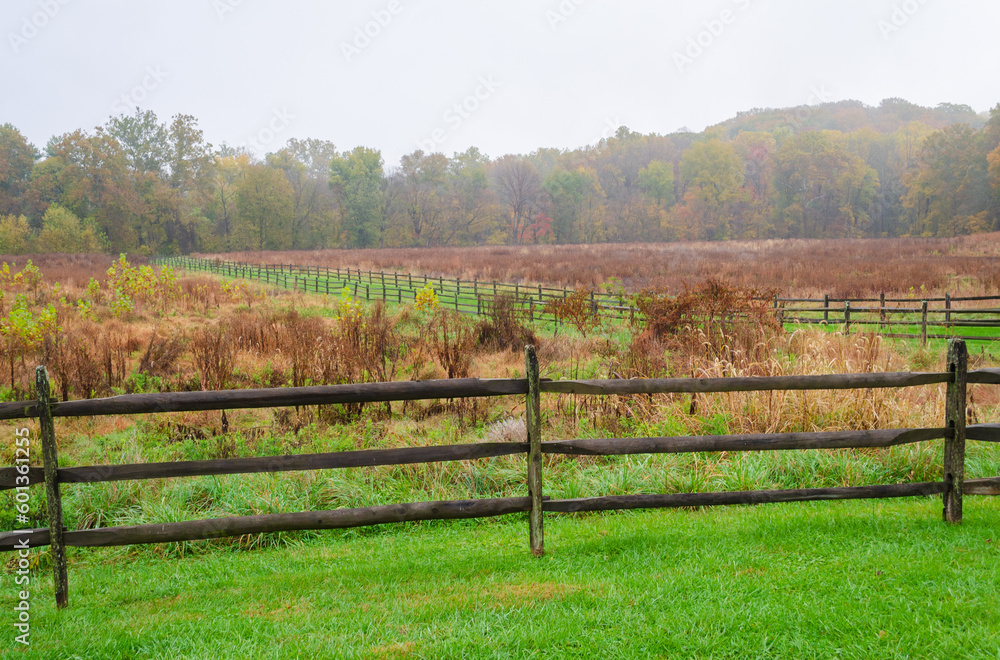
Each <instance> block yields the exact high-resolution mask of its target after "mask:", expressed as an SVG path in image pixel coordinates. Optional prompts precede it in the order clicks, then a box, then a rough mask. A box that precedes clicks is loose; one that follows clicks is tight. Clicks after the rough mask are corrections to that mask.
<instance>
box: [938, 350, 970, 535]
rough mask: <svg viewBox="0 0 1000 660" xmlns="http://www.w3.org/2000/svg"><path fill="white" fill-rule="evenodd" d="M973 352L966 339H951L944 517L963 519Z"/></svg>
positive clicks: (957, 521) (946, 416)
mask: <svg viewBox="0 0 1000 660" xmlns="http://www.w3.org/2000/svg"><path fill="white" fill-rule="evenodd" d="M968 365H969V354H968V351H967V349H966V347H965V341H963V340H961V339H951V340H949V341H948V371H949V372H950V373H952V374H954V378H953V379H952V380H951V381H950V382H949V383H948V393H947V404H946V406H947V407H946V413H945V426H947V427H948V428H949V429H952V430H953V433H952V435H951V437H950V438H946V439H945V441H944V496H943V497H944V520H945V522H950V523H960V522H962V489H963V488H964V484H965V407H966V399H965V390H966V382H967V381H968Z"/></svg>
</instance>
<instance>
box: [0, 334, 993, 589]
mask: <svg viewBox="0 0 1000 660" xmlns="http://www.w3.org/2000/svg"><path fill="white" fill-rule="evenodd" d="M967 365H968V357H967V349H966V346H965V343H964V342H963V341H961V340H952V341H951V342H949V347H948V356H947V370H946V371H945V372H941V373H910V372H892V373H860V374H832V375H820V376H776V377H748V378H667V379H633V380H568V381H551V380H543V379H541V378H540V377H539V369H538V360H537V357H536V355H535V349H534V347H533V346H527V347H525V377H524V378H504V379H479V378H465V379H454V380H431V381H413V382H391V383H365V384H353V385H330V386H316V387H293V388H274V389H257V390H225V391H214V392H173V393H152V394H126V395H120V396H115V397H110V398H106V399H92V400H85V401H62V402H55V401H52V400H51V398H50V391H51V387H50V384H49V380H48V374H47V372H46V370H45V368H44V367H42V366H39V367H38V368H37V370H36V392H37V398H36V399H35V400H31V401H21V402H17V403H5V404H0V419H25V418H33V417H37V418H38V419H39V423H40V427H41V438H42V445H43V447H42V449H43V457H44V464H43V466H42V467H29V466H28V465H18V466H16V467H10V468H3V469H0V489H8V490H9V489H15V488H16V489H17V490H18V493H19V494H20V493H21V492H26V491H27V489H28V488H29V487H30V486H31V485H33V484H38V483H44V484H45V488H46V502H47V511H48V517H49V519H48V523H49V524H48V527H43V528H36V529H26V530H13V531H7V532H0V551H2V550H7V551H12V550H15V549H16V550H19V551H20V550H23V549H24V548H26V547H38V546H41V545H51V547H52V558H53V562H52V564H53V570H54V573H55V591H56V601H57V603H58V605H59V606H60V607H65V606H66V605H67V603H68V590H69V583H68V577H67V564H66V550H65V548H66V546H81V547H84V546H114V545H130V544H143V543H163V542H172V541H191V540H198V539H212V538H219V537H225V536H237V535H242V534H257V533H264V532H276V531H291V530H317V529H332V528H343V527H356V526H364V525H377V524H384V523H389V522H404V521H416V520H446V519H457V518H483V517H490V516H500V515H506V514H510V513H517V512H527V513H528V514H529V515H528V541H529V547H530V549H531V552H532V553H533V554H535V555H538V556H540V555H541V554H542V553H543V549H544V544H543V525H542V522H543V521H542V514H543V512H578V511H609V510H616V509H638V508H664V507H681V506H685V507H689V506H713V505H728V504H759V503H766V502H793V501H812V500H835V499H862V498H888V497H909V496H917V495H936V494H941V495H942V497H943V503H944V511H943V517H944V520H945V521H946V522H951V523H959V522H961V520H962V496H963V495H1000V477H991V478H985V479H972V480H966V479H965V443H966V439H970V440H979V441H986V442H1000V425H998V424H975V425H971V426H968V427H966V405H967V404H966V388H967V384H968V383H985V384H1000V370H996V369H982V370H977V371H972V372H969V371H968V370H967ZM941 383H944V384H946V385H947V393H946V397H947V405H946V414H945V419H943V420H942V422H943V424H942V426H941V427H940V428H919V429H879V430H848V431H832V432H808V433H759V434H742V435H713V436H690V437H647V438H587V439H570V440H550V441H546V442H543V441H542V423H541V410H542V409H541V395H542V394H543V393H550V394H566V393H569V394H586V395H634V394H654V393H677V392H690V393H708V392H759V391H775V390H822V389H855V388H902V387H917V386H923V385H933V384H941ZM500 396H524V397H525V411H526V428H527V441H526V442H487V443H472V444H459V445H443V446H429V447H408V448H399V449H379V450H360V451H343V452H331V453H322V454H302V455H289V456H270V457H256V458H234V459H216V460H200V461H176V462H165V463H140V464H129V465H95V466H83V467H62V468H60V467H58V457H57V452H56V437H55V424H54V418H56V417H81V416H95V415H119V414H137V413H161V412H171V411H198V410H221V409H235V408H262V407H273V406H291V405H323V404H332V403H349V402H376V401H402V400H426V399H438V398H467V397H500ZM941 438H943V439H944V441H945V442H944V457H943V478H942V480H941V481H934V482H922V483H903V484H886V485H872V486H853V487H837V488H800V489H789V490H760V491H736V492H710V493H652V494H642V495H616V496H596V497H584V498H575V499H559V500H554V499H550V498H547V497H543V480H542V477H543V464H542V455H543V454H566V455H587V456H612V455H625V454H649V453H688V452H702V451H768V450H796V449H834V448H865V447H891V446H896V445H902V444H910V443H916V442H925V441H928V440H933V439H941ZM517 454H521V455H525V456H526V463H527V465H526V477H525V489H526V495H525V496H524V497H505V498H492V499H474V500H449V501H436V502H410V503H400V504H390V505H385V506H372V507H362V508H352V509H336V510H330V511H304V512H298V513H279V514H266V515H255V516H239V517H229V518H214V519H208V520H192V521H185V522H173V523H165V524H146V525H133V526H122V527H106V528H97V529H85V530H76V531H67V530H65V529H64V526H63V520H62V500H61V492H60V485H61V484H63V483H95V482H102V481H119V480H125V479H162V478H171V477H190V476H201V475H220V474H250V473H261V472H267V473H273V472H282V471H289V470H317V469H336V468H345V467H364V466H375V465H402V464H410V463H427V462H441V461H455V460H474V459H481V458H489V457H496V456H510V455H517Z"/></svg>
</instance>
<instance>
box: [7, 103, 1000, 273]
mask: <svg viewBox="0 0 1000 660" xmlns="http://www.w3.org/2000/svg"><path fill="white" fill-rule="evenodd" d="M330 133H331V134H332V135H336V133H337V127H336V126H331V127H330ZM208 138H209V136H205V135H204V134H203V132H202V130H201V129H200V128H198V121H197V119H196V118H195V117H193V116H190V115H184V114H179V115H176V116H174V117H172V118H171V119H170V120H169V121H161V120H160V119H159V118H158V117H157V116H156V115H155V114H154V113H153V112H151V111H143V110H139V109H136V110H135V111H134V113H132V114H122V115H119V116H117V117H112V118H110V119H109V120H108V122H107V123H106V124H104V125H103V126H98V127H95V128H92V129H80V130H76V131H73V132H70V133H66V134H64V135H57V136H53V137H52V138H51V139H50V140H49V141H48V142H47V144H46V145H45V146H44V148H39V147H37V146H36V145H33V144H30V143H29V142H28V141H27V140H26V139H25V137H24V135H23V134H22V133H21V132H20V131H19V130H18V129H17V127H15V126H12V125H11V124H3V125H0V254H15V253H30V252H67V251H68V252H74V251H93V250H105V251H110V252H113V253H117V252H123V251H128V252H134V251H141V252H147V253H178V252H191V251H201V252H216V251H219V252H222V251H235V250H261V249H263V250H281V249H312V248H334V247H380V246H385V247H389V246H448V245H481V244H504V243H507V244H517V243H599V242H648V241H679V240H727V239H763V238H844V237H882V236H886V237H891V236H936V237H948V236H954V235H959V234H970V233H976V232H983V231H994V230H998V229H1000V105H997V106H996V107H994V108H993V109H992V110H991V111H990V112H988V113H981V114H979V115H977V114H976V113H975V112H974V111H973V110H972V109H971V108H969V107H968V106H963V105H954V104H940V105H938V106H937V107H935V108H924V107H920V106H917V105H914V104H912V103H908V102H906V101H903V100H901V99H887V100H885V101H883V102H882V103H881V104H879V106H877V107H870V106H865V105H863V104H861V103H858V102H856V101H844V102H838V103H826V104H818V105H810V106H801V107H798V108H788V109H781V110H751V111H748V112H745V113H741V114H740V115H739V116H737V117H735V118H733V119H730V120H728V121H725V122H722V123H721V124H718V125H716V126H712V127H709V128H708V129H706V130H705V131H703V132H701V133H691V132H674V133H669V134H662V135H661V134H655V133H651V134H640V133H636V132H633V131H631V130H629V129H628V128H626V127H624V126H622V127H619V128H618V130H617V132H616V133H615V135H614V136H612V137H609V138H606V139H603V140H601V141H600V143H598V144H595V145H587V146H581V147H579V148H576V149H572V150H568V149H550V148H539V149H537V150H535V151H533V152H531V153H530V154H527V155H523V154H521V155H518V154H507V155H502V154H494V155H492V157H491V156H488V155H486V154H484V153H482V152H481V151H480V150H479V149H477V148H476V147H470V148H469V149H467V150H465V151H463V152H461V153H452V154H443V153H428V152H425V151H423V150H421V149H416V150H415V151H413V152H411V153H408V154H406V155H404V156H403V157H402V158H401V159H400V161H399V162H398V163H386V162H385V161H384V159H383V158H382V155H381V152H380V151H379V149H378V145H370V146H358V147H353V148H350V149H343V148H341V147H338V146H337V145H336V144H334V143H333V142H330V141H327V140H321V139H312V138H306V139H291V140H289V141H288V142H287V143H286V144H285V145H284V146H283V147H281V148H276V150H275V151H273V152H271V153H266V154H265V153H257V152H255V151H252V150H249V149H247V148H241V147H232V146H229V145H226V144H222V145H220V146H218V147H216V146H213V145H212V144H211V143H210V142H209V141H208ZM432 146H433V145H432Z"/></svg>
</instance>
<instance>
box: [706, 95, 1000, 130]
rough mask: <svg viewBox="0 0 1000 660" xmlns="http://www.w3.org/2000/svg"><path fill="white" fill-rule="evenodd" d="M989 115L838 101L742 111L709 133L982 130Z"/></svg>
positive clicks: (960, 108) (950, 107) (944, 106)
mask: <svg viewBox="0 0 1000 660" xmlns="http://www.w3.org/2000/svg"><path fill="white" fill-rule="evenodd" d="M988 119H989V113H986V112H984V113H980V114H976V111H975V110H973V109H972V108H970V107H969V106H967V105H956V104H954V103H941V104H939V105H938V106H937V107H935V108H925V107H922V106H919V105H916V104H914V103H910V102H909V101H905V100H903V99H885V100H883V101H882V102H881V103H880V104H879V105H878V106H870V105H865V104H864V103H861V102H860V101H838V102H836V103H821V104H817V105H800V106H797V107H794V108H753V109H752V110H747V111H746V112H740V113H738V114H737V115H736V116H735V117H733V118H732V119H727V120H726V121H724V122H721V123H719V124H716V125H715V126H712V127H710V128H709V129H708V131H707V132H710V133H715V132H717V131H721V132H722V133H723V134H724V135H726V136H727V137H729V138H733V137H736V136H737V135H739V133H741V132H742V131H766V132H769V133H770V132H774V131H775V130H777V129H780V128H782V127H785V128H786V130H791V131H824V130H826V131H841V132H844V133H847V132H851V131H858V130H861V129H863V128H871V129H873V130H875V131H877V132H879V133H892V132H895V131H897V130H899V129H900V128H903V127H904V126H906V125H907V124H909V123H911V122H920V123H921V124H923V125H925V126H927V127H928V128H932V129H941V128H945V127H946V126H948V125H950V124H968V125H969V126H971V127H972V128H976V129H981V128H982V127H983V126H985V125H986V121H987V120H988Z"/></svg>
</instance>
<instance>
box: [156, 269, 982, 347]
mask: <svg viewBox="0 0 1000 660" xmlns="http://www.w3.org/2000/svg"><path fill="white" fill-rule="evenodd" d="M152 261H153V262H154V263H159V264H163V265H170V266H175V267H178V268H183V269H186V270H192V271H205V272H211V273H216V274H219V275H224V276H228V277H238V278H246V279H255V280H259V281H261V282H265V283H268V284H274V285H276V286H280V287H285V288H290V289H294V290H297V291H302V292H312V293H321V294H328V295H339V294H340V293H341V292H342V291H343V290H344V288H345V287H346V288H347V289H348V291H349V292H350V293H351V295H352V296H353V297H355V298H358V299H364V300H367V301H372V300H382V301H385V302H396V303H403V302H415V301H416V295H417V294H416V292H417V290H418V289H419V288H423V287H425V286H430V287H431V288H433V289H434V291H435V292H436V294H437V295H438V297H439V305H440V306H441V307H444V308H446V309H454V310H455V311H457V312H462V313H466V314H483V313H484V312H485V311H486V310H488V308H489V304H490V301H491V300H492V299H493V298H495V297H496V296H497V295H506V296H511V297H513V298H514V299H516V300H517V304H518V305H519V306H520V308H521V309H522V311H524V313H525V314H526V315H527V316H528V318H529V320H531V321H535V320H550V321H555V322H557V323H558V322H560V319H558V318H557V317H556V316H554V315H553V314H551V313H548V312H546V311H544V310H545V306H546V304H548V303H551V302H552V301H558V300H565V299H566V298H568V297H569V296H571V295H573V294H574V293H575V291H574V290H573V289H570V288H568V287H563V288H561V289H560V288H555V287H546V286H542V285H529V284H517V283H515V284H508V283H503V282H497V281H496V280H490V281H485V280H478V279H472V280H463V279H461V278H454V279H452V278H446V277H430V276H427V275H413V274H410V273H400V272H398V271H394V272H385V271H372V270H361V269H355V268H340V267H330V266H300V265H294V264H264V263H250V262H240V261H222V260H215V259H203V258H197V257H157V258H155V259H153V260H152ZM588 297H589V299H590V309H591V313H592V314H593V315H595V316H597V317H599V318H613V319H619V320H622V319H629V320H632V321H634V320H635V319H636V317H637V316H640V315H641V313H640V311H639V310H638V309H636V308H635V307H634V306H632V305H630V304H628V301H627V300H626V299H625V298H624V297H622V296H619V295H614V294H610V293H602V292H598V291H589V292H588ZM989 301H1000V296H952V295H951V294H947V293H946V294H945V295H944V296H942V297H921V298H920V299H917V298H887V297H886V296H885V294H884V293H883V294H881V295H880V296H879V297H878V298H839V297H833V296H830V295H825V296H823V297H822V298H774V299H773V303H774V308H775V313H776V314H777V315H778V317H779V319H780V320H781V321H782V322H783V323H788V324H807V325H808V324H821V325H828V326H835V327H838V328H842V329H843V331H844V332H845V333H849V332H850V331H851V329H852V327H854V328H860V329H862V330H868V331H872V332H877V333H878V334H881V335H883V336H886V337H898V338H909V339H920V340H921V341H923V342H924V343H926V342H927V340H928V339H951V338H953V337H955V338H959V339H965V340H966V341H992V340H993V339H997V338H1000V307H986V308H982V307H956V306H955V303H968V302H979V303H982V302H989ZM865 303H878V306H877V307H876V306H871V305H867V306H866V305H865ZM935 328H943V329H944V330H945V331H947V332H941V331H937V332H935V331H934V330H935ZM963 328H987V329H997V332H996V333H990V334H989V335H983V336H977V335H957V334H956V333H955V330H959V331H960V330H961V329H963Z"/></svg>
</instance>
